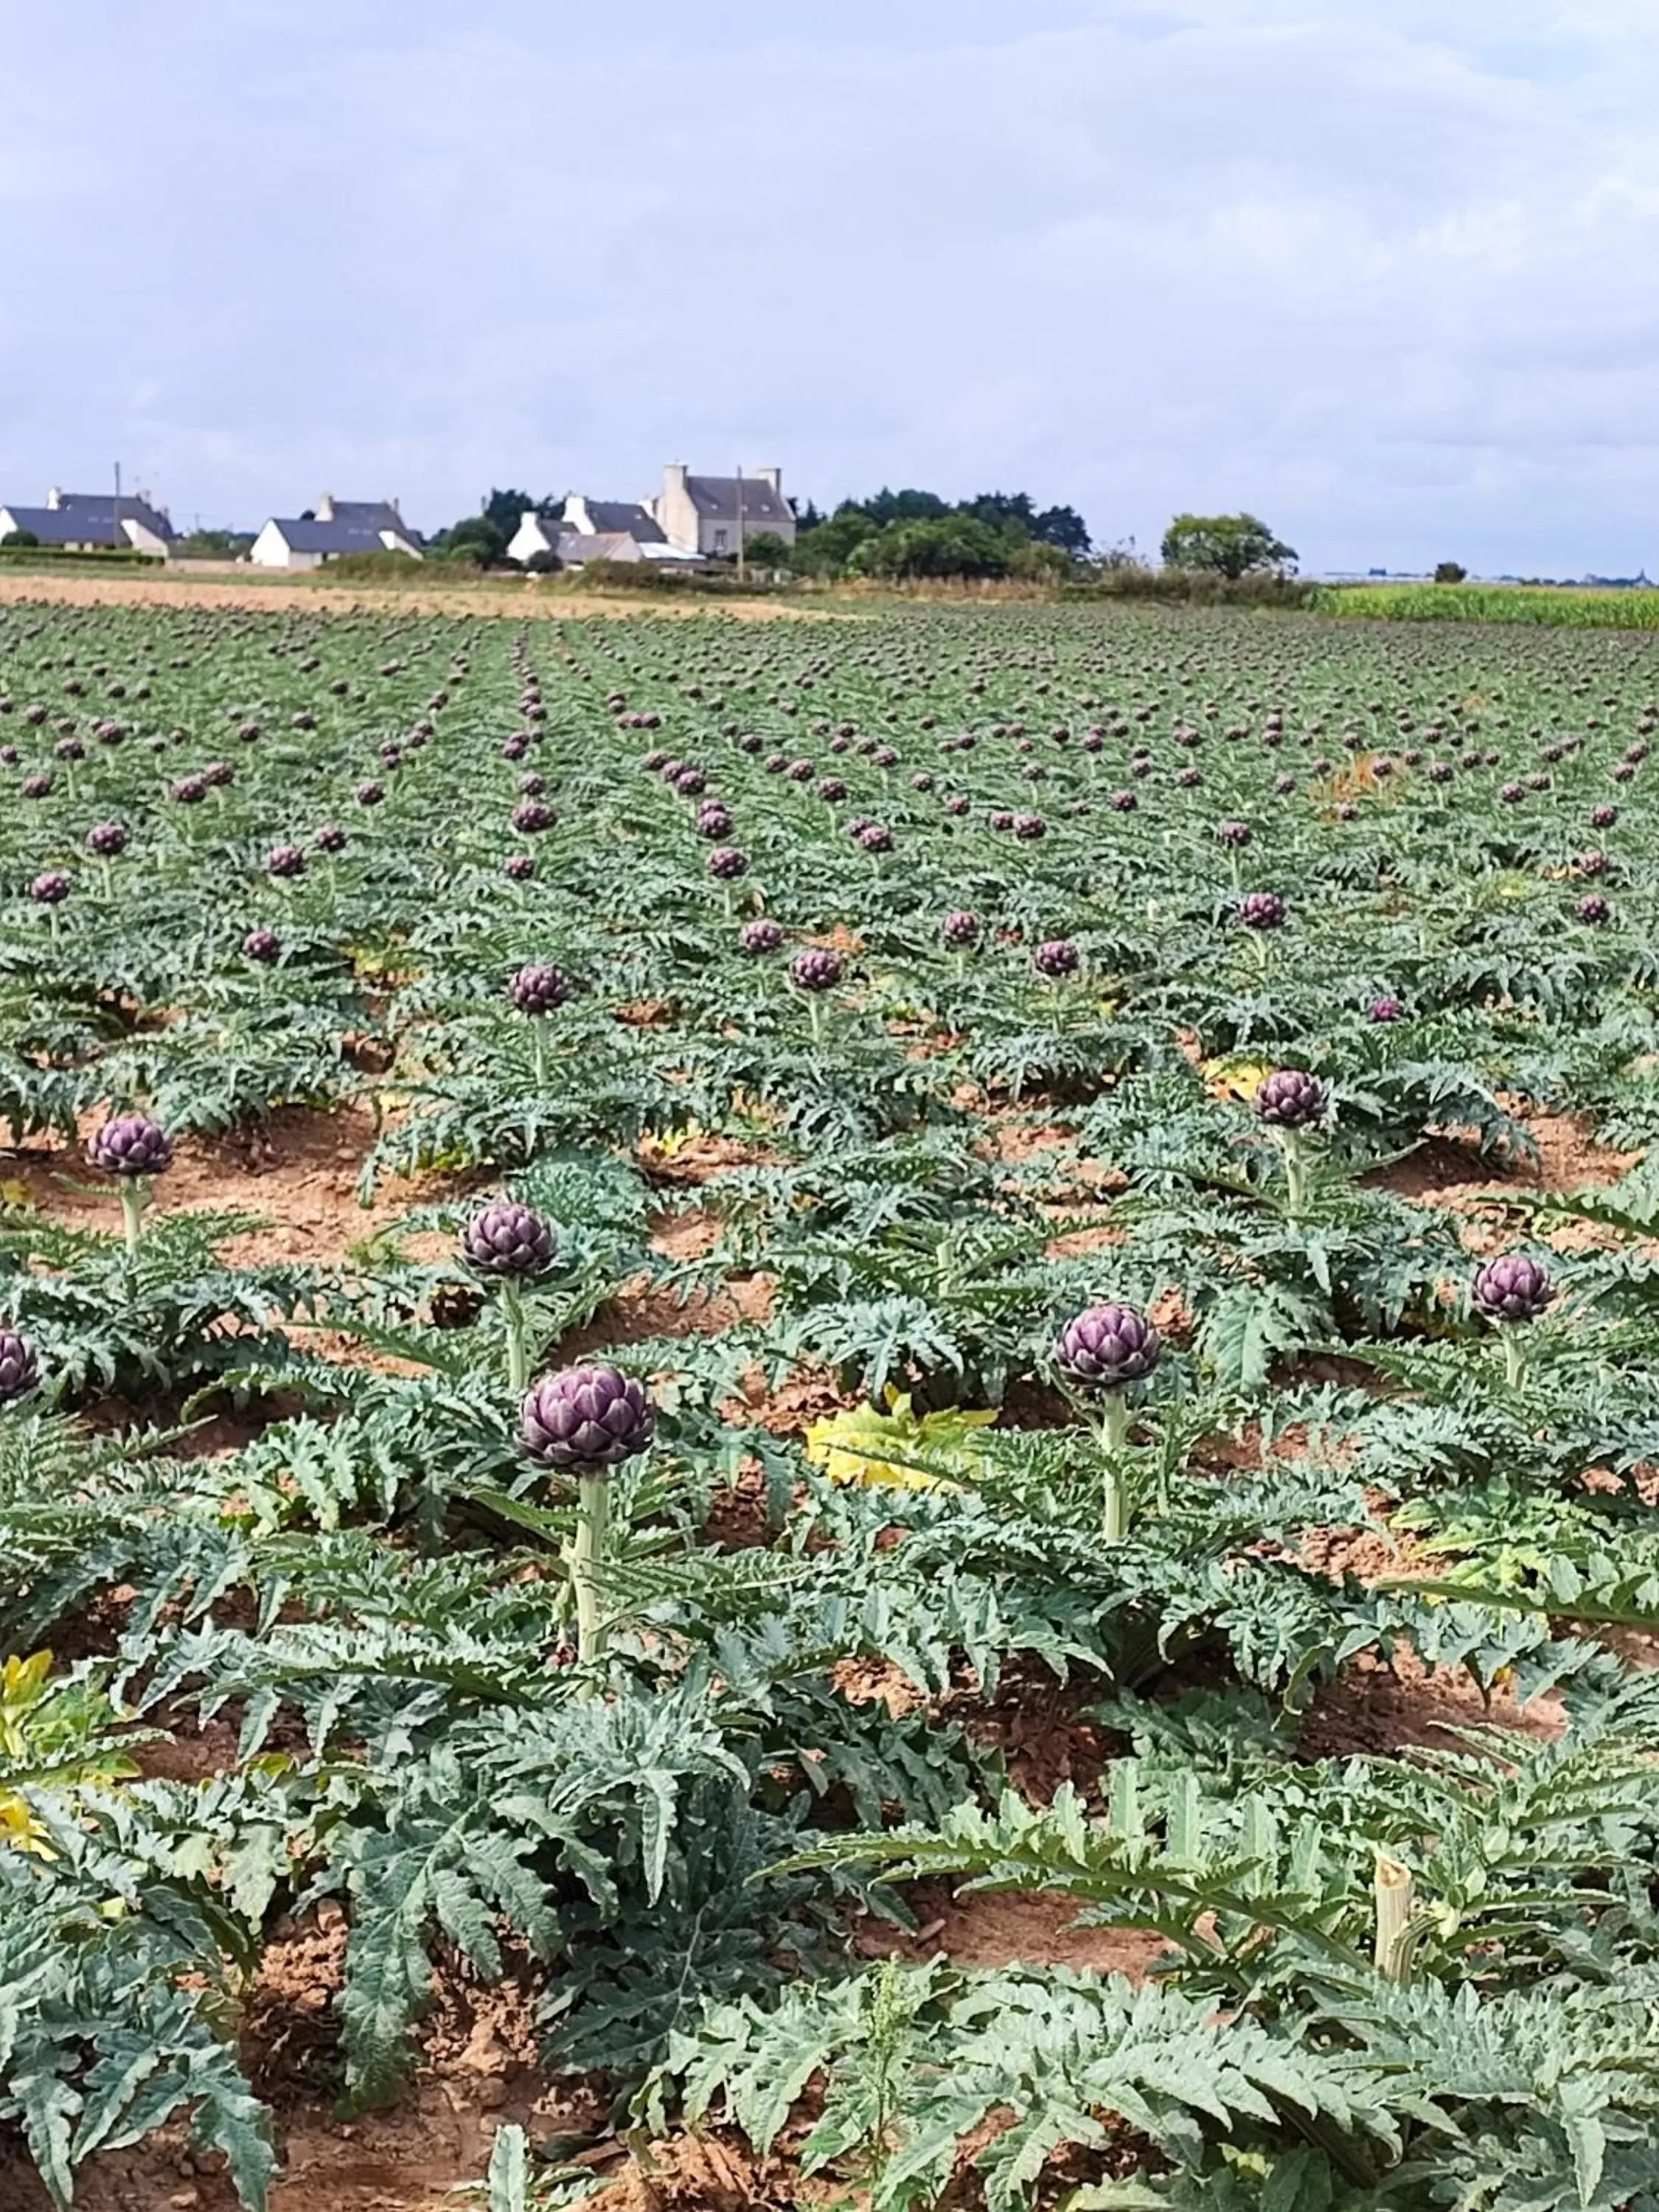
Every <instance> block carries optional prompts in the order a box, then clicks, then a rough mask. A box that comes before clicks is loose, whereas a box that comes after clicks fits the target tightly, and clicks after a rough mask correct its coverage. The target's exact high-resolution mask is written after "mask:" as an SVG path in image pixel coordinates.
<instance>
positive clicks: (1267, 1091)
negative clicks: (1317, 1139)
mask: <svg viewBox="0 0 1659 2212" xmlns="http://www.w3.org/2000/svg"><path fill="white" fill-rule="evenodd" d="M1250 1103H1251V1104H1252V1105H1253V1106H1254V1108H1255V1115H1256V1118H1257V1120H1258V1121H1264V1122H1266V1124H1267V1127H1268V1128H1269V1129H1271V1130H1272V1132H1273V1142H1274V1143H1275V1144H1276V1145H1277V1146H1278V1147H1279V1154H1280V1157H1281V1158H1283V1160H1284V1162H1285V1210H1286V1211H1287V1212H1288V1213H1289V1214H1290V1217H1291V1219H1292V1220H1294V1219H1295V1218H1297V1215H1298V1214H1299V1213H1300V1212H1302V1209H1303V1207H1304V1205H1305V1204H1306V1202H1307V1196H1308V1156H1307V1152H1306V1149H1305V1146H1304V1137H1305V1135H1306V1133H1308V1132H1309V1131H1310V1130H1313V1129H1316V1128H1317V1127H1319V1125H1320V1124H1321V1122H1322V1121H1324V1120H1325V1118H1326V1115H1327V1114H1328V1111H1329V1109H1330V1103H1331V1094H1330V1092H1329V1091H1328V1089H1327V1088H1326V1086H1325V1085H1324V1084H1322V1082H1321V1081H1320V1080H1319V1078H1318V1077H1317V1076H1316V1075H1310V1074H1309V1073H1308V1072H1307V1070H1306V1068H1303V1067H1276V1068H1275V1069H1274V1070H1273V1073H1272V1074H1271V1075H1268V1076H1264V1077H1263V1079H1262V1080H1261V1083H1260V1084H1259V1085H1257V1087H1256V1093H1255V1097H1254V1098H1253V1099H1252V1100H1251V1102H1250Z"/></svg>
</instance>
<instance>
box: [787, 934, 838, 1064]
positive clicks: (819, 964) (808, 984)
mask: <svg viewBox="0 0 1659 2212" xmlns="http://www.w3.org/2000/svg"><path fill="white" fill-rule="evenodd" d="M841 977H842V966H841V955H840V953H838V952H832V951H830V950H829V947H828V946H827V945H806V946H805V947H804V948H803V950H802V951H799V952H798V953H797V954H796V955H795V957H794V958H793V960H792V961H791V962H790V963H789V979H790V981H792V982H793V984H794V986H795V988H796V989H797V990H798V991H804V992H805V994H806V1012H807V1018H808V1019H809V1020H810V1021H811V1025H812V1042H813V1043H814V1044H821V1043H822V1042H823V994H824V993H825V992H826V991H833V990H834V989H835V987H836V984H837V983H839V982H840V981H841Z"/></svg>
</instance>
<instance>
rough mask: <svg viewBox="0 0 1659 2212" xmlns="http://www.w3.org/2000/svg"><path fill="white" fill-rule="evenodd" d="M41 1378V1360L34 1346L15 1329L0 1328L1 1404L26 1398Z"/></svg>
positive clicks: (8, 1403)
mask: <svg viewBox="0 0 1659 2212" xmlns="http://www.w3.org/2000/svg"><path fill="white" fill-rule="evenodd" d="M39 1381H40V1358H39V1357H38V1355H37V1354H36V1352H35V1349H34V1346H33V1345H32V1344H31V1343H30V1342H29V1341H28V1340H27V1338H26V1337H21V1336H19V1335H18V1334H17V1333H16V1332H15V1330H14V1329H9V1328H0V1406H9V1405H10V1404H11V1402H12V1401H13V1400H14V1399H15V1398H26V1397H27V1395H28V1394H29V1392H30V1391H31V1390H33V1388H34V1386H35V1384H36V1383H38V1382H39Z"/></svg>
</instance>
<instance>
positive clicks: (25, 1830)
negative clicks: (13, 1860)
mask: <svg viewBox="0 0 1659 2212" xmlns="http://www.w3.org/2000/svg"><path fill="white" fill-rule="evenodd" d="M0 1848H3V1849H4V1850H9V1851H27V1854H28V1856H29V1857H31V1858H36V1859H49V1858H51V1857H52V1856H53V1853H52V1846H51V1845H50V1844H48V1843H47V1841H46V1829H45V1828H44V1827H43V1826H41V1824H40V1821H39V1820H36V1819H35V1817H34V1815H33V1813H31V1812H30V1810H29V1808H28V1807H27V1805H26V1804H25V1803H24V1802H23V1800H22V1799H21V1797H17V1796H13V1795H12V1793H11V1791H10V1790H0Z"/></svg>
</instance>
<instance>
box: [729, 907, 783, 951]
mask: <svg viewBox="0 0 1659 2212" xmlns="http://www.w3.org/2000/svg"><path fill="white" fill-rule="evenodd" d="M782 942H783V927H782V924H781V923H780V922H775V921H773V919H772V917H771V915H769V914H760V915H756V917H755V919H754V920H753V921H745V922H744V925H743V927H742V928H741V929H740V930H739V931H738V945H740V946H741V947H742V948H743V950H744V951H745V952H749V953H762V952H775V951H777V949H778V947H779V945H781V944H782Z"/></svg>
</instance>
